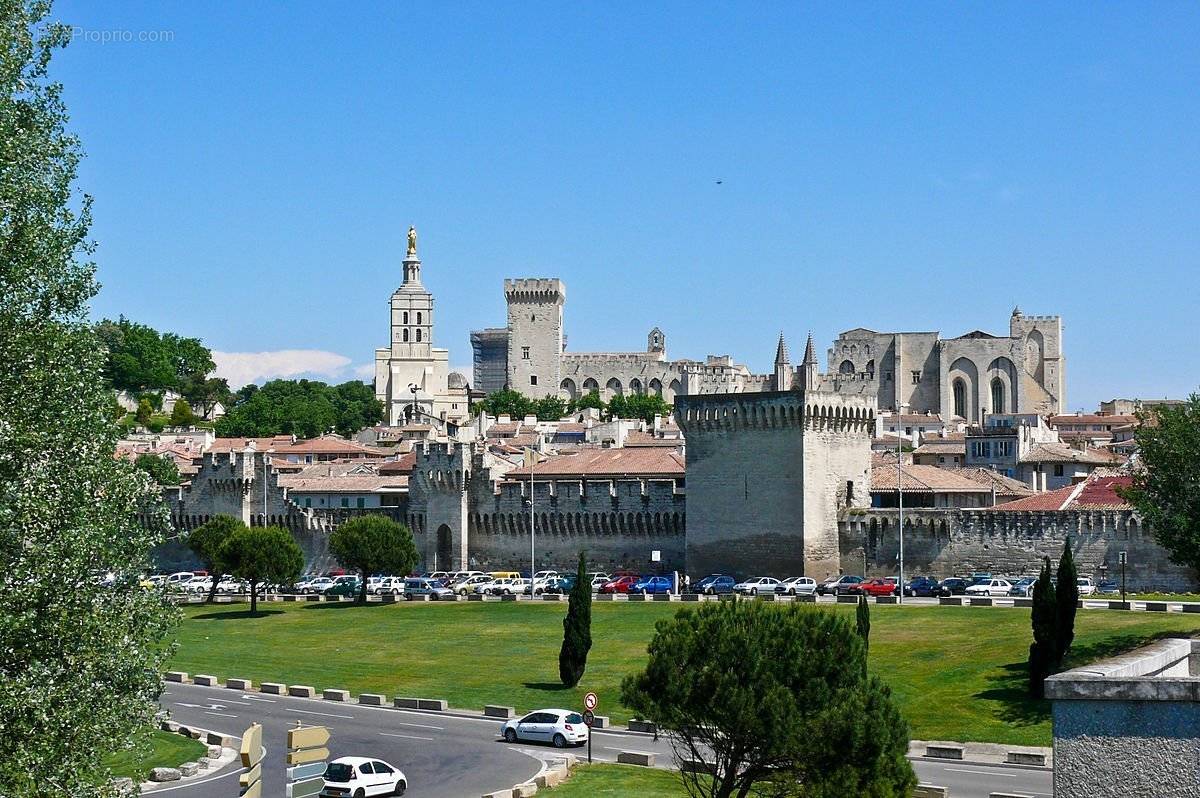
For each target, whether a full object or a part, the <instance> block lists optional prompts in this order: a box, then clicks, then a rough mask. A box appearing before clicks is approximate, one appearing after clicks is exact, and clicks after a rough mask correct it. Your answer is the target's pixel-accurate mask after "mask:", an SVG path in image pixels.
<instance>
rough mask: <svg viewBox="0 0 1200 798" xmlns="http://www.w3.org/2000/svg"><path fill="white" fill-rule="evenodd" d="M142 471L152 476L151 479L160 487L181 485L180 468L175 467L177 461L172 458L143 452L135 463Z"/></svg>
mask: <svg viewBox="0 0 1200 798" xmlns="http://www.w3.org/2000/svg"><path fill="white" fill-rule="evenodd" d="M133 464H134V465H136V466H137V467H138V468H140V469H141V470H143V471H145V472H146V473H147V474H149V475H150V478H151V479H153V480H154V481H155V482H157V483H158V484H159V485H164V486H166V485H178V484H179V467H178V466H176V465H175V461H174V460H172V459H171V458H170V457H164V456H162V455H159V454H153V453H152V452H143V453H142V454H139V455H138V456H137V459H136V460H134V461H133Z"/></svg>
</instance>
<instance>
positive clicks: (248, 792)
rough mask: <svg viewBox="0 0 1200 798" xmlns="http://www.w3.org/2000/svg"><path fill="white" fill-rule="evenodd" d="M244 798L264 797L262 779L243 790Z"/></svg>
mask: <svg viewBox="0 0 1200 798" xmlns="http://www.w3.org/2000/svg"><path fill="white" fill-rule="evenodd" d="M242 798H262V781H261V780H259V781H256V782H254V783H253V784H251V785H250V786H249V787H247V788H246V789H245V790H243V791H242Z"/></svg>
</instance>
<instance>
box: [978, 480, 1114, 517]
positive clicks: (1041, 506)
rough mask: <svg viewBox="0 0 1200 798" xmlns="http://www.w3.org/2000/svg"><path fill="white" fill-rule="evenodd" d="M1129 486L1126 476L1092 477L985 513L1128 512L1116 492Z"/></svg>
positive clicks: (998, 506) (992, 508) (990, 508)
mask: <svg viewBox="0 0 1200 798" xmlns="http://www.w3.org/2000/svg"><path fill="white" fill-rule="evenodd" d="M1132 484H1133V478H1132V477H1130V476H1125V475H1119V476H1113V475H1111V474H1092V475H1091V476H1089V477H1088V478H1087V479H1085V480H1083V481H1082V482H1079V483H1077V484H1075V485H1065V486H1063V487H1061V488H1059V489H1057V490H1051V491H1047V492H1046V493H1039V494H1037V495H1035V496H1030V497H1028V498H1026V499H1017V500H1016V501H1011V502H1008V503H1006V504H1000V505H997V506H996V507H989V508H987V509H988V511H989V512H1004V513H1008V512H1031V511H1043V512H1044V511H1056V510H1128V509H1130V506H1129V504H1128V503H1127V502H1126V501H1125V500H1124V499H1122V498H1121V497H1120V496H1118V495H1117V488H1121V487H1129V486H1130V485H1132Z"/></svg>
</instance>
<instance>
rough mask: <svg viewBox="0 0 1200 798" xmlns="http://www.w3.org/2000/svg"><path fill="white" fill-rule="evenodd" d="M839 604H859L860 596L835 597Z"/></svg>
mask: <svg viewBox="0 0 1200 798" xmlns="http://www.w3.org/2000/svg"><path fill="white" fill-rule="evenodd" d="M834 598H836V599H837V603H838V604H857V603H858V596H835V597H834Z"/></svg>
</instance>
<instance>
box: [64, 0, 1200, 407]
mask: <svg viewBox="0 0 1200 798" xmlns="http://www.w3.org/2000/svg"><path fill="white" fill-rule="evenodd" d="M839 5H840V4H827V5H801V4H798V3H776V4H744V3H730V4H721V5H717V4H708V3H678V4H646V3H636V4H634V3H629V4H616V3H614V4H599V3H592V4H587V3H579V4H568V3H551V4H544V5H539V4H536V3H531V2H522V3H510V4H494V3H491V4H482V3H481V4H477V5H476V4H449V3H428V4H424V3H422V4H408V3H404V4H401V3H388V4H381V5H366V4H363V5H351V4H328V3H320V4H319V3H288V4H284V3H278V4H267V3H237V4H232V3H230V4H205V3H191V4H185V3H155V4H144V5H143V4H137V3H125V2H122V3H101V2H86V3H85V2H81V1H80V0H73V1H72V2H60V3H59V5H58V6H57V9H56V11H57V15H58V16H59V17H60V18H62V19H64V21H67V22H69V23H71V24H74V25H76V26H78V27H79V28H80V29H81V35H80V36H79V37H78V39H77V41H76V42H75V43H74V44H73V45H72V46H71V47H69V48H68V49H67V50H66V51H65V52H63V53H62V54H60V55H59V57H58V58H57V60H56V64H55V67H54V75H55V76H56V77H57V78H58V79H60V80H61V81H63V82H64V83H65V85H66V96H67V100H68V103H69V105H70V108H71V110H72V115H73V125H74V128H75V130H76V131H77V132H78V133H79V134H80V135H81V136H82V138H83V140H84V145H85V148H86V150H87V153H88V158H87V160H86V162H85V163H84V165H83V167H82V170H81V186H82V187H83V188H84V189H85V190H86V191H88V192H89V193H92V194H93V195H94V196H95V197H96V207H95V219H96V223H95V227H94V234H95V237H96V239H97V240H98V241H99V243H100V249H99V253H98V257H97V260H98V263H99V266H100V278H101V281H102V282H103V284H104V288H103V291H102V293H101V295H100V297H99V298H98V300H97V301H96V303H95V308H94V312H95V314H96V315H97V316H99V315H109V316H115V315H116V314H118V313H124V314H126V315H127V316H129V317H131V318H133V319H135V320H138V321H143V322H146V323H148V324H151V325H154V326H156V327H159V328H165V329H172V330H176V331H178V332H181V333H185V334H189V335H196V336H200V337H202V338H203V339H204V340H205V341H206V342H207V343H208V344H209V345H210V346H211V347H212V348H214V349H215V350H219V351H222V352H234V353H241V352H277V351H279V350H316V351H323V352H330V353H336V354H337V355H339V356H341V357H340V358H332V356H330V357H327V358H326V360H325V361H321V360H320V358H319V356H311V357H316V358H317V360H315V361H313V362H314V364H315V365H314V368H315V369H316V370H317V371H321V370H324V371H325V372H328V373H329V376H330V378H341V377H345V376H349V375H350V374H352V373H354V370H355V367H356V366H361V365H362V364H366V363H369V362H370V360H371V358H372V351H373V349H374V347H376V346H381V345H384V344H385V343H386V340H387V332H388V331H387V311H386V303H387V298H388V295H389V294H390V292H391V291H392V290H393V289H394V288H395V287H396V286H397V285H398V283H399V280H400V259H401V256H402V251H403V240H404V231H405V230H406V228H407V226H408V225H409V224H410V223H412V224H415V225H416V226H417V228H418V231H419V234H420V240H421V256H422V259H423V261H424V270H423V275H424V277H425V283H426V285H427V286H429V288H430V289H431V290H432V291H433V292H434V293H435V295H436V298H437V306H436V308H437V310H436V324H437V327H436V331H435V338H436V343H437V344H438V345H439V346H445V347H448V348H449V349H450V360H451V363H452V365H466V364H469V363H470V349H469V343H468V338H467V335H468V331H469V330H471V329H473V328H478V327H484V326H499V325H501V324H502V323H503V319H504V302H503V296H502V292H501V281H502V280H503V279H504V278H505V277H511V276H558V277H561V278H562V279H563V280H564V281H565V282H566V284H567V287H568V302H567V311H566V315H567V332H568V334H569V336H570V345H571V348H572V349H574V350H577V351H583V350H593V349H604V350H612V349H640V348H642V347H644V345H645V334H646V332H647V331H648V330H649V329H650V328H651V327H652V326H654V325H659V326H661V327H662V329H663V330H664V331H666V333H667V343H668V352H669V354H672V355H675V356H688V357H698V358H699V357H703V356H704V355H705V354H707V353H725V352H729V353H731V354H733V355H734V356H735V358H737V359H738V360H741V361H743V362H746V363H748V364H749V365H750V366H751V367H752V368H754V369H755V370H757V371H766V370H768V369H769V368H770V363H771V360H772V357H773V355H774V351H775V342H776V339H777V337H778V334H779V331H780V330H781V329H782V330H783V331H785V332H786V333H787V335H788V337H789V340H790V341H791V344H792V351H793V353H795V354H797V355H798V353H799V352H800V351H802V346H803V336H804V335H805V334H806V332H807V331H808V330H809V329H811V330H812V331H813V332H814V334H815V335H816V337H817V340H818V342H819V344H820V347H821V348H822V349H823V348H824V347H826V346H828V345H829V342H830V341H831V340H832V338H833V337H834V336H835V335H836V334H837V332H839V331H841V330H844V329H850V328H853V327H857V326H865V327H870V328H874V329H880V330H890V329H904V330H941V331H942V333H943V335H946V336H953V335H958V334H961V333H963V332H966V331H969V330H972V329H975V328H983V329H985V330H990V331H992V332H997V333H1004V332H1005V331H1006V330H1007V323H1008V316H1009V313H1010V311H1011V309H1012V307H1013V305H1014V304H1019V305H1020V306H1021V308H1022V309H1023V310H1024V311H1025V312H1026V313H1031V314H1050V313H1058V314H1061V315H1062V316H1063V318H1064V320H1065V326H1066V331H1065V339H1066V347H1067V348H1066V352H1067V357H1068V380H1069V382H1068V394H1069V404H1070V406H1071V408H1072V409H1075V408H1078V407H1087V408H1090V407H1093V406H1094V405H1095V403H1096V402H1097V401H1099V400H1101V399H1107V398H1111V397H1113V396H1132V395H1142V396H1162V395H1170V396H1178V395H1181V394H1184V393H1186V392H1189V391H1191V390H1194V389H1195V388H1196V387H1197V384H1198V383H1200V377H1198V376H1197V375H1200V346H1197V342H1196V338H1195V337H1194V336H1195V332H1196V330H1197V321H1196V314H1197V310H1196V307H1197V302H1196V296H1197V293H1200V290H1198V289H1200V277H1198V272H1200V269H1198V266H1200V263H1198V261H1200V219H1198V213H1197V211H1198V209H1200V124H1198V123H1200V91H1198V90H1197V86H1200V7H1198V6H1197V5H1196V4H1194V3H1168V2H1157V3H1148V4H1134V3H1124V4H1118V3H1108V4H1086V5H1085V4H1065V5H1046V6H1036V7H1035V6H1034V5H1032V4H1019V3H999V4H987V6H988V7H983V5H982V4H972V5H970V6H968V5H963V4H945V5H939V4H932V3H920V4H909V6H908V7H907V8H903V7H901V6H900V4H883V3H880V4H873V5H864V4H857V5H856V6H855V7H854V8H853V9H851V10H849V11H847V10H845V9H843V8H840V7H839ZM103 31H129V32H131V33H130V35H131V36H132V37H133V39H134V40H132V41H110V42H103V41H100V40H98V39H99V38H100V33H99V32H103ZM159 31H167V32H169V36H168V38H169V39H170V40H169V41H152V42H147V41H138V40H137V39H138V38H141V37H143V32H159ZM150 37H151V38H159V39H162V38H164V37H163V36H161V35H159V34H157V33H151V34H150ZM119 38H125V34H122V35H121V37H119ZM718 179H721V180H723V181H724V182H723V184H721V185H718V184H717V183H716V180H718ZM294 357H301V359H303V358H304V357H310V356H309V355H304V356H294ZM261 362H262V363H264V364H268V366H267V367H265V368H264V369H261V370H263V371H270V370H271V369H272V368H278V369H283V367H284V366H286V365H288V364H291V365H292V367H293V368H295V367H296V365H295V362H294V358H293V359H292V360H289V356H280V355H274V356H271V357H268V358H265V359H263V360H262V361H261ZM330 362H332V363H333V365H329V363H330ZM342 362H345V366H344V367H341V369H340V371H338V370H337V369H335V366H336V364H338V363H342ZM280 363H282V364H283V365H278V364H280ZM322 364H324V365H322Z"/></svg>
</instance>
